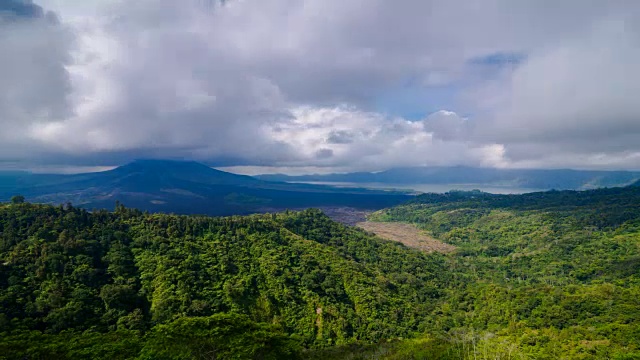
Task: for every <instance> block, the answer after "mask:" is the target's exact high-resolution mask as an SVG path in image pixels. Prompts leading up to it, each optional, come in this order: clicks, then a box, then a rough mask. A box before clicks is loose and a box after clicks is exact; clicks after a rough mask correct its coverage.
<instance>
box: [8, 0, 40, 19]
mask: <svg viewBox="0 0 640 360" xmlns="http://www.w3.org/2000/svg"><path fill="white" fill-rule="evenodd" d="M0 16H3V17H9V18H28V19H34V18H42V17H44V11H43V10H42V7H40V6H38V5H36V4H34V3H33V2H32V1H31V0H0Z"/></svg>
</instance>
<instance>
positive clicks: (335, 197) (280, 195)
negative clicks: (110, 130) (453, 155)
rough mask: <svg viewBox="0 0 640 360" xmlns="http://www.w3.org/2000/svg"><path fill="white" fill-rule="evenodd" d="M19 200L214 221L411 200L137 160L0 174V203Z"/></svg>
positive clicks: (187, 164) (397, 195)
mask: <svg viewBox="0 0 640 360" xmlns="http://www.w3.org/2000/svg"><path fill="white" fill-rule="evenodd" d="M15 194H22V195H24V196H25V197H26V198H27V200H28V201H31V202H40V203H48V204H59V203H66V202H71V203H73V204H75V205H78V206H82V207H85V208H89V209H91V208H113V206H114V204H115V203H116V201H119V202H121V203H124V204H126V205H128V206H133V207H136V208H139V209H143V210H148V211H152V212H175V213H184V214H193V213H201V214H209V215H233V214H247V213H254V212H264V211H273V210H277V209H287V208H306V207H320V206H349V207H356V208H369V209H376V208H382V207H386V206H390V205H393V204H398V203H400V202H402V201H405V200H407V199H408V196H407V195H404V194H401V193H392V192H383V191H370V190H365V189H338V188H334V187H329V186H316V185H307V184H288V183H283V182H271V181H264V180H260V179H256V178H253V177H250V176H245V175H237V174H231V173H227V172H224V171H219V170H215V169H212V168H210V167H208V166H206V165H204V164H200V163H197V162H189V161H169V160H138V161H134V162H132V163H130V164H127V165H124V166H121V167H118V168H115V169H113V170H109V171H104V172H96V173H86V174H76V175H51V174H31V173H27V172H5V173H0V200H5V201H6V200H8V199H9V198H11V196H13V195H15Z"/></svg>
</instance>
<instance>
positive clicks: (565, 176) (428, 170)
mask: <svg viewBox="0 0 640 360" xmlns="http://www.w3.org/2000/svg"><path fill="white" fill-rule="evenodd" d="M256 178H258V179H261V180H267V181H289V182H328V183H330V182H350V183H381V184H478V185H505V186H517V187H523V188H536V189H541V190H551V189H557V190H579V189H592V188H599V187H612V186H627V185H629V184H631V183H633V182H634V181H640V172H634V171H622V170H620V171H605V170H573V169H497V168H479V167H466V166H452V167H404V168H393V169H389V170H384V171H379V172H353V173H333V174H325V175H319V174H314V175H300V176H289V175H283V174H266V175H257V176H256Z"/></svg>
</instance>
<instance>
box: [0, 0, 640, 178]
mask: <svg viewBox="0 0 640 360" xmlns="http://www.w3.org/2000/svg"><path fill="white" fill-rule="evenodd" d="M40 6H42V7H43V8H44V9H43V8H42V7H40ZM48 10H54V11H56V12H57V13H59V18H60V21H55V20H54V19H56V18H57V17H56V16H54V15H52V14H51V15H46V14H47V13H49V12H48ZM639 11H640V4H636V3H635V2H629V1H608V2H603V1H599V0H586V1H584V0H582V1H577V0H576V1H563V2H560V3H557V4H556V3H554V4H553V6H550V5H549V4H544V3H542V2H539V1H520V2H513V1H508V0H488V1H484V2H482V3H481V4H480V3H475V2H451V1H441V0H431V1H417V0H416V1H404V2H400V3H397V2H389V1H384V0H349V1H338V0H323V1H305V2H300V1H292V0H261V1H256V0H253V1H251V0H247V1H239V0H231V1H225V2H224V3H222V2H219V1H214V0H210V1H209V0H207V1H202V0H187V1H175V0H140V1H135V2H130V1H97V0H96V1H93V2H80V1H73V0H41V1H40V2H39V5H36V4H33V3H32V2H30V1H23V0H20V1H18V0H12V1H7V0H0V14H5V15H0V19H1V20H0V28H1V30H0V46H2V48H3V49H7V50H8V51H3V52H2V54H0V78H2V79H7V80H6V81H3V82H1V83H0V105H1V106H0V119H1V120H0V130H1V131H2V135H0V137H2V139H3V140H4V143H5V144H8V143H9V142H11V146H6V145H4V147H3V148H2V152H1V153H0V158H2V159H17V158H21V159H24V161H26V162H29V161H31V162H38V161H39V162H46V163H54V162H58V163H67V164H71V165H73V164H90V165H117V164H118V163H122V162H125V161H128V160H131V159H133V158H136V157H169V158H191V159H196V160H202V161H207V162H209V163H211V164H214V165H226V166H249V165H251V166H266V167H269V166H272V167H283V168H289V169H291V168H296V167H299V168H310V167H311V168H321V169H341V170H349V169H354V170H356V169H366V170H379V169H383V168H386V167H392V166H413V165H448V164H450V165H460V164H465V165H482V166H501V167H509V166H511V167H513V166H536V167H547V166H552V167H562V166H571V167H627V168H631V167H633V168H640V162H639V161H640V160H639V157H638V156H637V154H638V153H640V148H639V147H638V146H639V145H637V143H638V142H637V141H635V140H636V139H637V138H638V135H640V128H639V126H640V121H638V118H639V117H638V115H640V105H637V104H636V103H634V98H633V95H634V94H636V93H638V90H639V89H638V84H640V81H638V80H639V79H637V77H638V75H637V74H640V65H639V64H640V53H639V52H638V49H639V48H640V46H638V45H640V44H638V41H639V39H640V33H639V32H638V25H637V24H638V23H640V21H639V20H640V13H639ZM7 14H10V16H9V15H7ZM16 19H19V20H16ZM393 92H399V93H406V94H407V96H411V97H412V99H421V96H422V97H424V104H425V105H424V106H421V104H420V103H421V102H420V101H412V104H406V105H403V106H405V107H407V106H414V107H418V109H414V108H407V109H400V110H401V111H398V112H397V113H394V112H392V113H388V112H386V113H382V112H380V110H379V109H380V108H381V103H385V102H387V103H388V102H389V101H391V100H390V99H389V98H388V97H389V93H393ZM443 92H446V93H447V96H439V94H441V93H443ZM445 98H451V99H453V100H452V101H446V102H445V101H440V100H438V99H445ZM438 101H440V103H438ZM426 104H429V105H428V106H427V105H426ZM393 108H394V110H398V109H397V107H393ZM438 109H444V110H440V111H438ZM415 112H422V113H424V114H426V115H425V116H424V117H423V119H421V120H415V119H412V120H408V119H406V118H404V117H403V113H415ZM429 113H430V114H429ZM459 114H464V115H459ZM9 134H12V135H9Z"/></svg>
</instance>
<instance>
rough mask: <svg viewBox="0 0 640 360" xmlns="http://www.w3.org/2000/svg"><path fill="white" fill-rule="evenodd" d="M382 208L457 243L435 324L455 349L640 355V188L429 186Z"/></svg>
mask: <svg viewBox="0 0 640 360" xmlns="http://www.w3.org/2000/svg"><path fill="white" fill-rule="evenodd" d="M372 218H373V219H376V220H380V221H404V222H411V223H415V224H417V225H418V226H420V227H421V228H423V229H424V230H426V231H428V232H429V233H431V234H432V235H434V236H435V237H437V238H439V239H441V240H443V241H445V242H448V243H451V244H454V245H456V246H458V247H459V250H458V251H457V252H456V253H455V254H453V255H452V256H450V257H448V258H447V261H448V266H449V268H450V272H451V274H452V276H454V277H455V280H454V281H453V282H451V283H449V284H450V286H449V288H448V290H447V291H446V296H444V297H443V299H444V301H442V302H441V303H439V304H438V306H437V309H436V310H435V311H434V312H433V313H432V314H431V316H430V321H431V324H430V327H429V332H430V333H431V334H432V335H435V334H440V338H441V339H448V341H450V343H451V344H452V346H453V349H456V348H457V349H459V350H460V351H462V350H461V347H462V346H465V347H466V348H467V349H465V350H464V351H462V352H461V353H458V354H457V355H460V356H461V357H462V356H464V354H466V356H467V357H469V358H485V356H486V358H497V357H500V358H532V359H533V358H535V359H558V358H567V359H574V358H575V359H639V358H640V188H617V189H602V190H594V191H585V192H574V191H562V192H559V191H552V192H544V193H532V194H525V195H491V194H485V193H480V192H451V193H448V194H440V195H438V194H427V195H423V196H419V197H417V198H416V199H415V200H414V201H412V202H411V203H409V204H406V205H402V206H398V207H395V208H391V209H386V210H382V211H380V212H378V213H375V214H374V215H373V216H372ZM486 347H488V348H489V349H493V350H492V351H495V352H496V353H493V352H490V353H489V355H487V354H486V353H485V352H483V351H485V350H484V348H486ZM450 350H451V349H450ZM471 352H473V356H472V355H471Z"/></svg>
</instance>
